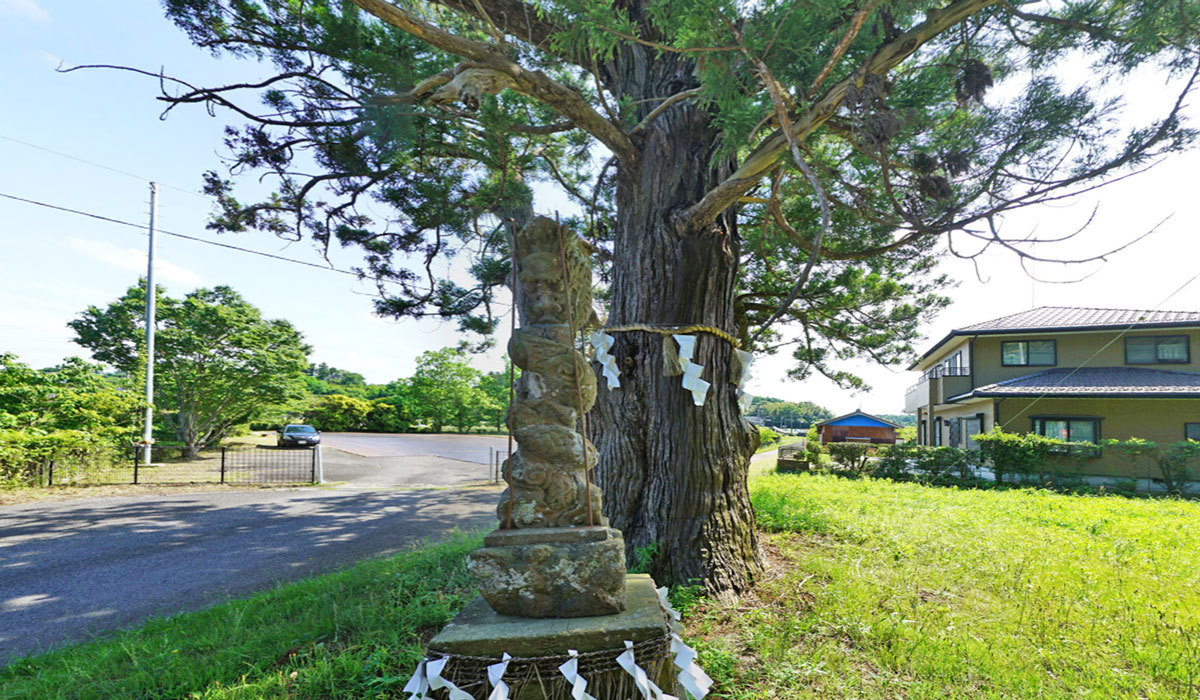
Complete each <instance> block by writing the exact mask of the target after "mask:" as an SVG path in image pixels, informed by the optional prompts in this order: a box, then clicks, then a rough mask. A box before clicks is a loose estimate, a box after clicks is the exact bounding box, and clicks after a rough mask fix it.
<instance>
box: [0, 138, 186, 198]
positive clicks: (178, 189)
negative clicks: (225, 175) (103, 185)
mask: <svg viewBox="0 0 1200 700" xmlns="http://www.w3.org/2000/svg"><path fill="white" fill-rule="evenodd" d="M0 139H4V140H5V141H11V142H13V143H19V144H21V145H22V146H28V147H29V148H33V149H37V150H39V151H45V152H46V153H50V154H53V155H56V156H59V157H60V158H66V159H68V160H73V161H77V162H79V163H84V164H86V165H90V166H92V167H94V168H100V169H101V170H107V171H109V172H113V173H116V174H118V175H124V176H125V177H131V178H133V179H135V180H141V181H142V182H151V180H150V178H148V177H142V176H141V175H137V174H136V173H131V172H129V171H127V170H121V169H120V168H114V167H112V166H110V165H104V164H102V163H97V162H95V161H92V160H88V159H87V158H80V157H79V156H73V155H71V154H69V153H63V152H62V151H56V150H54V149H53V148H46V147H45V146H39V145H37V144H36V143H30V142H28V141H22V140H21V139H14V138H13V137H11V136H5V135H4V134H0ZM153 182H156V183H157V184H159V185H162V186H163V187H166V188H168V189H172V190H175V191H176V192H183V193H184V194H190V195H191V196H193V197H199V198H201V199H208V198H207V197H205V196H204V195H202V194H200V193H199V192H196V191H194V190H189V189H186V188H183V187H176V186H174V185H170V184H167V183H164V182H161V181H159V180H154V181H153Z"/></svg>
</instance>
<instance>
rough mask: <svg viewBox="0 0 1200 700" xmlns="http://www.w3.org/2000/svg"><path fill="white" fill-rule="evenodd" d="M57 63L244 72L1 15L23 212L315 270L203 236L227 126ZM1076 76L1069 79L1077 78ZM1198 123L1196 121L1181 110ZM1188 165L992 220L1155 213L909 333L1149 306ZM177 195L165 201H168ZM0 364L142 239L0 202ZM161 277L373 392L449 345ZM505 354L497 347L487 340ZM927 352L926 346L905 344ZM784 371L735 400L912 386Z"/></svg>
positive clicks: (166, 44)
mask: <svg viewBox="0 0 1200 700" xmlns="http://www.w3.org/2000/svg"><path fill="white" fill-rule="evenodd" d="M60 63H62V64H65V65H68V66H73V65H80V64H87V63H111V64H121V65H129V66H137V67H141V68H145V69H149V70H156V69H158V68H159V67H160V66H161V67H163V68H164V69H165V71H166V72H167V73H169V74H172V75H177V76H179V77H182V78H185V79H189V80H192V79H194V81H195V82H198V83H203V84H213V83H219V82H222V81H231V80H235V79H236V80H244V79H246V78H247V77H248V76H253V75H255V74H257V73H258V72H259V69H258V68H257V67H256V66H255V65H254V64H252V63H245V62H238V61H232V60H228V59H225V60H216V59H213V58H212V57H210V56H209V55H208V54H207V53H205V52H203V51H201V50H199V49H197V48H195V47H193V46H192V45H191V44H190V43H189V42H188V41H187V39H186V37H184V36H183V34H182V33H181V32H179V31H178V30H177V29H176V28H175V27H174V26H173V25H172V24H170V23H169V22H167V20H166V19H164V17H163V16H162V11H161V8H160V7H159V5H158V3H157V2H123V3H81V2H77V1H76V2H67V1H65V0H61V1H60V0H0V65H3V66H4V70H3V71H0V104H2V105H3V106H4V109H0V193H3V194H9V195H15V196H19V197H24V198H28V199H34V200H41V201H45V202H50V203H53V204H57V205H61V206H66V207H70V208H74V209H80V210H85V211H89V212H94V213H96V214H100V215H104V216H108V217H112V218H116V219H122V220H126V221H132V222H139V223H141V222H145V220H146V217H147V201H148V185H147V183H146V181H145V180H144V179H141V178H145V179H153V180H156V181H158V182H159V183H160V188H159V193H160V196H159V226H160V228H161V229H164V230H168V231H175V232H179V233H186V234H189V235H198V236H201V237H205V238H209V239H215V240H221V241H223V242H229V243H233V244H236V245H240V246H244V247H247V248H253V249H256V250H261V251H265V252H271V253H276V254H280V255H284V256H287V257H292V258H299V259H303V260H308V261H311V262H314V263H322V262H323V261H322V260H321V258H320V256H319V254H318V253H317V252H316V251H315V250H314V249H313V248H312V246H311V245H310V244H308V243H306V242H300V243H291V244H289V243H287V242H285V241H281V240H279V239H277V238H274V237H271V236H268V235H266V234H245V235H238V236H218V235H216V234H213V233H210V232H207V231H205V229H204V224H205V221H206V219H207V216H208V213H209V211H210V206H209V203H208V201H207V200H206V199H205V198H204V197H202V196H200V195H198V194H193V193H194V192H195V191H196V190H198V188H199V186H200V174H201V173H202V172H203V171H205V170H207V169H213V168H218V169H219V167H220V164H221V162H220V152H221V130H222V128H223V126H224V125H225V124H226V120H230V119H231V118H230V117H229V115H226V114H218V115H217V116H216V118H212V117H209V116H208V115H207V113H206V112H205V111H204V110H203V109H200V108H195V109H185V108H181V109H178V110H176V111H175V112H173V113H172V114H171V116H170V118H169V119H167V120H165V121H163V120H160V119H159V118H158V116H159V112H160V111H161V103H158V102H157V101H155V99H154V97H155V95H156V94H157V83H156V82H155V81H153V80H151V79H149V78H145V77H141V76H135V75H131V74H126V73H118V72H113V71H78V72H74V73H68V74H60V73H56V72H55V71H54V68H55V67H56V66H58V65H59V64H60ZM1077 74H1078V76H1079V79H1080V80H1082V79H1085V78H1086V71H1083V70H1080V71H1078V72H1077ZM1163 84H1164V81H1163V79H1162V77H1161V76H1158V75H1155V74H1154V73H1152V72H1149V71H1147V72H1146V73H1144V74H1140V75H1138V76H1133V78H1132V79H1131V80H1130V81H1128V82H1127V84H1125V85H1124V86H1122V87H1121V89H1122V90H1125V91H1128V92H1129V93H1130V98H1131V99H1130V101H1131V103H1133V104H1136V105H1138V110H1137V111H1136V112H1134V113H1133V114H1132V115H1131V116H1132V117H1133V118H1134V119H1137V120H1139V121H1143V122H1144V121H1145V120H1147V119H1149V118H1150V117H1151V116H1152V115H1153V114H1155V113H1156V112H1155V109H1158V108H1161V107H1162V105H1163V103H1164V100H1165V99H1167V98H1168V97H1169V93H1168V92H1167V91H1166V90H1164V89H1163ZM1189 114H1191V115H1196V114H1197V110H1195V109H1191V110H1189ZM13 139H16V140H18V141H23V142H26V143H29V144H34V145H36V146H40V147H43V148H48V149H52V150H54V151H59V152H61V153H64V154H69V155H71V156H74V157H76V158H81V159H84V160H87V161H92V162H94V163H97V164H102V165H105V166H108V167H110V168H115V169H117V170H121V171H124V172H125V173H130V174H133V175H135V176H137V177H131V176H129V175H124V174H119V173H115V172H112V171H110V170H105V169H101V168H98V167H94V166H92V165H88V164H85V163H81V162H78V161H75V160H71V159H68V158H64V157H61V156H58V155H54V154H52V153H48V152H45V151H43V150H38V149H36V148H32V147H29V146H27V145H23V144H20V143H16V142H14V141H13ZM1197 173H1200V155H1197V154H1196V153H1195V152H1193V153H1189V154H1186V155H1184V156H1180V157H1176V158H1174V159H1171V160H1169V161H1167V162H1165V163H1162V164H1160V165H1158V166H1157V167H1155V168H1154V169H1152V170H1151V171H1150V172H1148V173H1146V174H1143V175H1140V176H1138V177H1137V178H1134V179H1132V180H1130V181H1127V182H1123V183H1119V184H1116V185H1113V186H1112V187H1109V188H1105V189H1103V190H1101V191H1099V192H1098V193H1097V194H1095V195H1090V196H1088V197H1085V198H1083V199H1080V200H1079V201H1076V202H1073V203H1071V204H1065V205H1062V206H1055V207H1041V208H1039V209H1037V210H1036V211H1035V210H1030V211H1027V212H1024V213H1022V214H1020V215H1014V216H1011V217H1009V218H1008V219H1007V220H1006V222H1005V226H1006V231H1007V233H1008V234H1009V235H1012V236H1017V235H1021V234H1023V233H1026V232H1030V231H1036V232H1038V233H1040V234H1042V235H1047V234H1049V233H1061V232H1063V231H1069V230H1074V229H1076V228H1078V227H1079V226H1080V225H1082V224H1083V222H1084V221H1086V220H1087V218H1088V216H1089V215H1090V213H1091V211H1092V207H1093V206H1095V205H1097V204H1099V206H1100V209H1099V213H1098V214H1097V217H1096V220H1095V222H1094V223H1093V225H1092V226H1091V227H1090V229H1089V230H1088V231H1087V232H1086V233H1085V235H1084V236H1083V237H1081V238H1080V239H1078V240H1077V241H1075V242H1073V243H1072V244H1070V245H1069V246H1066V247H1059V248H1057V249H1054V248H1050V247H1046V249H1044V250H1041V251H1039V252H1040V253H1042V254H1045V255H1047V256H1051V257H1066V256H1072V257H1074V256H1078V255H1079V254H1080V253H1083V252H1099V251H1102V250H1105V249H1107V248H1109V247H1112V246H1114V245H1117V244H1119V242H1121V241H1124V240H1127V239H1128V238H1130V237H1132V236H1135V235H1137V234H1139V233H1141V232H1143V231H1145V230H1147V229H1149V228H1150V227H1152V226H1154V225H1155V224H1157V223H1158V222H1159V221H1160V220H1162V219H1163V218H1165V217H1167V216H1171V218H1170V220H1168V221H1167V222H1166V223H1165V224H1163V225H1162V226H1161V227H1160V228H1159V229H1158V231H1157V232H1156V233H1154V234H1153V235H1152V236H1150V237H1149V238H1147V239H1146V240H1144V241H1142V242H1141V243H1139V244H1137V245H1136V246H1135V247H1133V248H1132V249H1130V250H1128V251H1125V252H1123V253H1120V254H1119V255H1117V256H1114V257H1113V258H1112V259H1111V260H1110V261H1108V262H1107V263H1104V264H1102V265H1092V266H1089V267H1084V268H1078V269H1074V270H1068V271H1065V272H1064V271H1062V270H1060V269H1059V267H1060V266H1055V265H1049V264H1039V265H1038V266H1037V267H1036V268H1035V272H1036V273H1037V274H1039V275H1043V276H1047V277H1051V278H1058V279H1063V278H1065V277H1070V276H1079V275H1080V274H1081V273H1089V272H1094V273H1095V274H1093V275H1092V276H1091V277H1089V278H1088V279H1087V280H1086V281H1084V282H1082V283H1078V284H1066V285H1062V284H1039V283H1034V282H1032V281H1031V280H1030V279H1029V278H1028V277H1027V276H1026V275H1025V274H1024V273H1023V272H1022V271H1021V269H1020V268H1019V266H1017V265H1016V264H1015V262H1014V260H1013V259H1012V258H1011V256H1007V255H1003V254H991V253H989V254H987V255H985V256H983V257H982V258H981V259H980V260H979V266H980V270H981V275H982V277H983V280H984V281H982V282H981V281H980V280H979V279H977V277H976V273H975V270H974V268H973V266H972V265H971V264H970V263H968V262H965V261H961V260H956V259H953V258H949V257H948V258H947V260H946V261H945V262H944V264H943V269H944V270H945V271H946V272H947V273H949V274H951V275H952V276H953V277H955V278H956V279H958V280H960V282H961V283H960V285H959V286H958V287H957V288H956V289H954V290H952V291H951V292H950V295H951V296H952V297H953V298H954V304H953V305H952V306H951V308H950V309H949V310H947V311H946V312H945V313H943V314H942V315H941V316H940V317H939V319H938V320H937V321H936V322H935V323H933V324H931V325H930V327H929V328H927V329H926V330H925V336H926V337H927V338H932V339H937V338H940V337H941V336H942V335H944V334H945V333H946V332H947V331H948V330H950V329H951V328H954V327H956V326H962V325H966V324H970V323H975V322H977V321H981V320H984V319H988V318H992V317H995V316H1000V315H1003V314H1006V313H1012V312H1015V311H1020V310H1023V309H1027V308H1029V307H1030V306H1031V305H1079V306H1098V307H1118V308H1155V307H1156V306H1157V305H1159V304H1160V302H1162V300H1163V299H1164V298H1166V297H1167V296H1168V295H1170V294H1171V293H1172V292H1173V291H1175V290H1176V289H1177V288H1178V287H1179V286H1180V285H1182V284H1183V283H1184V282H1185V281H1187V280H1188V279H1189V278H1191V277H1192V276H1193V275H1195V274H1196V273H1197V272H1200V268H1197V265H1196V256H1197V253H1198V252H1200V243H1198V242H1197V234H1198V233H1200V230H1198V229H1200V227H1198V225H1197V222H1198V221H1200V196H1198V192H1200V187H1198V186H1197V183H1198V182H1200V177H1197ZM175 188H178V189H175ZM537 202H538V205H539V206H544V207H547V208H548V209H549V210H552V209H553V208H555V207H557V208H560V209H562V210H564V211H566V210H568V205H567V203H566V201H565V199H564V198H563V197H561V196H560V195H558V194H557V193H554V192H550V191H542V192H539V193H538V196H537ZM0 243H2V244H3V245H2V247H0V350H7V351H11V352H15V353H17V354H18V355H19V356H20V357H21V358H22V359H23V360H25V361H26V362H28V363H30V364H33V365H35V366H46V365H51V364H55V363H57V362H59V361H60V360H61V359H62V358H63V357H65V356H68V355H72V354H80V355H82V354H84V353H83V351H82V349H81V348H78V347H77V346H74V345H73V344H71V343H70V338H71V333H70V332H69V331H68V329H67V328H66V326H65V324H66V322H67V321H68V320H70V319H71V318H73V317H75V315H77V314H78V313H79V312H80V311H81V310H82V309H84V308H85V307H86V306H87V305H88V304H104V303H107V302H108V301H111V300H112V299H115V298H116V297H118V296H119V295H120V294H121V293H122V292H123V291H124V290H125V289H126V288H127V287H129V286H130V285H131V284H133V283H134V282H135V281H136V279H137V276H138V275H139V274H144V270H145V253H144V250H145V243H146V238H145V235H144V232H139V231H138V230H136V229H134V228H129V227H125V226H120V225H116V224H111V223H105V222H101V221H96V220H93V219H87V218H82V217H78V216H75V215H72V214H67V213H62V212H55V211H51V210H47V209H43V208H39V207H34V206H31V205H28V204H25V203H20V202H14V201H11V200H6V199H3V198H0ZM158 250H159V258H160V266H159V267H158V272H157V274H158V275H159V281H160V283H161V284H163V285H164V286H165V287H167V289H168V291H169V292H170V293H171V294H172V295H182V294H183V293H186V292H187V291H190V290H191V289H194V288H196V287H197V286H213V285H217V284H228V285H230V286H232V287H234V288H235V289H237V290H238V291H240V292H241V293H242V294H243V295H244V296H245V297H246V298H247V299H248V300H249V301H251V302H252V303H254V304H255V305H257V306H258V307H259V308H261V309H262V310H263V311H264V313H265V314H267V315H268V316H271V317H280V318H286V319H288V320H290V321H292V322H293V323H294V324H296V326H297V327H299V328H300V329H301V330H302V331H303V332H304V334H305V336H306V337H307V339H308V341H309V343H311V344H312V345H313V346H314V352H313V355H312V359H313V361H315V362H327V363H330V364H332V365H335V366H338V367H342V368H345V369H349V370H352V371H356V372H360V373H362V374H364V375H365V376H366V377H367V379H368V380H369V381H374V382H384V381H388V380H391V379H394V378H396V377H400V376H406V375H408V374H410V373H411V371H412V368H413V362H414V360H415V358H416V357H417V355H419V354H420V353H421V352H422V351H424V350H430V349H436V348H440V347H444V346H446V345H452V344H454V343H455V342H456V341H457V340H458V334H457V332H456V329H455V327H454V324H452V323H438V322H432V321H424V322H416V321H404V322H393V321H388V320H384V319H379V318H377V317H375V316H373V315H372V314H371V295H372V294H373V291H374V289H373V287H372V286H371V285H370V284H367V283H360V282H358V281H356V280H354V279H353V278H351V277H348V276H344V275H339V274H335V273H332V272H326V271H321V270H315V269H311V268H304V267H300V266H295V265H290V264H287V263H283V262H277V261H270V260H264V259H261V258H256V257H253V256H250V255H246V254H244V253H238V252H234V251H227V250H222V249H219V248H216V247H213V246H207V245H203V244H200V243H193V242H188V241H182V240H179V239H174V238H170V237H166V236H162V237H160V239H159V248H158ZM331 259H332V261H333V262H334V263H335V264H336V265H337V266H338V267H342V268H347V267H350V266H351V265H353V264H355V262H356V258H355V255H354V254H353V251H341V250H336V251H333V252H332V254H331ZM1163 308H1170V309H1184V310H1200V282H1197V283H1193V284H1191V285H1189V286H1187V287H1186V288H1185V289H1184V290H1183V291H1181V292H1179V293H1177V294H1176V295H1175V296H1174V297H1173V298H1171V299H1170V301H1169V302H1167V303H1166V304H1165V305H1164V306H1163ZM504 340H505V339H504V338H501V343H503V341H504ZM922 345H925V343H922ZM499 364H500V363H499V356H498V353H492V354H490V355H487V356H483V357H480V358H479V360H478V365H479V366H480V367H481V368H483V369H493V368H498V367H499ZM787 367H788V358H787V357H786V356H777V357H770V358H762V359H760V361H759V362H758V363H757V365H756V372H755V378H754V380H753V381H752V383H751V385H750V390H751V391H752V392H754V393H763V394H770V395H773V396H780V397H783V398H788V399H792V400H811V401H816V402H818V403H821V404H823V405H826V406H828V407H829V408H831V409H833V410H834V411H837V412H845V411H850V410H854V409H855V408H859V407H862V408H863V409H865V410H868V411H874V412H884V413H887V412H899V410H900V408H901V406H902V404H903V399H904V388H905V387H906V386H907V385H909V384H911V383H912V382H913V381H915V379H914V376H913V375H912V374H911V373H907V372H904V371H903V369H902V368H899V369H886V368H879V367H873V366H870V365H868V364H865V363H859V364H855V365H851V368H852V369H854V370H856V371H859V372H861V373H862V374H863V375H864V376H865V377H866V378H867V379H868V381H869V382H870V383H871V384H872V385H873V386H874V391H872V392H870V393H868V394H861V395H852V394H849V393H848V392H844V391H842V390H840V389H837V388H836V387H834V386H832V385H831V384H830V383H829V382H827V381H824V380H821V379H814V380H810V381H806V382H792V381H789V380H787V379H786V377H785V376H784V372H785V371H786V369H787Z"/></svg>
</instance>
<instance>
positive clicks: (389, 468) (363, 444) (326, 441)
mask: <svg viewBox="0 0 1200 700" xmlns="http://www.w3.org/2000/svg"><path fill="white" fill-rule="evenodd" d="M321 444H322V445H323V446H324V463H325V470H324V471H325V480H326V481H330V482H345V483H346V484H351V485H354V486H363V487H367V486H390V487H401V488H403V487H409V488H412V487H420V486H461V485H465V484H470V483H479V482H483V481H487V480H489V479H490V478H491V474H490V471H489V467H488V463H489V460H490V459H491V452H490V451H489V448H491V449H494V450H495V451H496V452H499V453H500V454H501V455H502V457H501V459H503V455H506V454H507V449H508V438H507V437H491V436H486V435H388V434H379V433H322V434H321Z"/></svg>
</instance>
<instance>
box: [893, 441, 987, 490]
mask: <svg viewBox="0 0 1200 700" xmlns="http://www.w3.org/2000/svg"><path fill="white" fill-rule="evenodd" d="M980 461H981V458H980V454H979V451H978V450H964V449H961V448H958V447H932V446H929V445H911V444H904V445H889V446H888V447H886V448H883V449H881V450H880V451H879V458H878V459H877V460H875V463H874V469H873V471H872V474H873V475H874V476H878V477H883V478H887V479H897V480H902V481H920V482H928V483H937V482H942V481H946V480H947V479H948V478H955V479H974V478H977V477H978V473H977V468H978V466H979V463H980Z"/></svg>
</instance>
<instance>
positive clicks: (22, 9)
mask: <svg viewBox="0 0 1200 700" xmlns="http://www.w3.org/2000/svg"><path fill="white" fill-rule="evenodd" d="M0 15H6V16H10V17H18V18H21V19H28V20H32V21H34V22H49V21H50V15H49V14H48V13H47V12H46V11H45V10H43V9H42V8H41V6H39V5H38V4H37V2H35V0H0Z"/></svg>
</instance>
